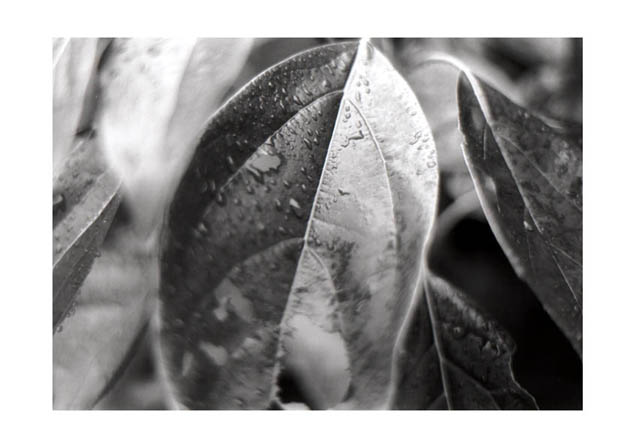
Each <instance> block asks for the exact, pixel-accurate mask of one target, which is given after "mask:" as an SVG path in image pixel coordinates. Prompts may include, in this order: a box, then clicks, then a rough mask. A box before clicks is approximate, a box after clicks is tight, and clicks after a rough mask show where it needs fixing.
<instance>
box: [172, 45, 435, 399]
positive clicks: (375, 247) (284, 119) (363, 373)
mask: <svg viewBox="0 0 636 448" xmlns="http://www.w3.org/2000/svg"><path fill="white" fill-rule="evenodd" d="M436 196H437V170H436V157H435V150H434V146H433V143H432V138H431V134H430V131H429V128H428V125H427V123H426V120H425V118H424V116H423V114H422V112H421V110H420V108H419V106H418V104H417V100H416V98H415V96H414V95H413V93H412V92H411V91H410V89H409V88H408V86H407V85H406V83H405V81H404V80H403V79H402V78H401V77H400V76H399V75H398V74H397V72H395V70H394V69H393V68H392V67H391V66H390V64H389V63H388V62H387V60H386V59H385V58H384V56H383V55H381V54H380V53H379V52H378V51H377V50H375V49H374V48H373V47H371V46H370V45H369V44H367V43H366V42H363V43H361V44H360V45H358V43H344V44H335V45H329V46H325V47H321V48H318V49H314V50H310V51H308V52H305V53H302V54H300V55H298V56H295V57H293V58H291V59H288V60H286V61H284V62H283V63H281V64H279V65H277V66H275V67H273V68H271V69H269V70H268V71H266V72H265V73H263V74H262V75H260V76H259V77H258V78H256V79H255V80H254V81H252V82H251V83H250V84H248V85H247V86H246V87H244V88H243V89H242V90H241V91H240V92H239V93H238V94H237V95H235V96H234V97H233V99H232V100H231V101H230V102H229V103H228V104H226V105H225V106H224V107H223V108H222V109H221V110H220V111H219V112H218V113H217V114H216V115H215V116H214V117H213V118H212V119H211V121H210V122H209V123H208V126H207V130H206V132H205V133H204V135H203V136H202V138H201V140H200V142H199V146H198V148H197V149H196V151H195V155H194V158H193V160H192V163H191V165H190V167H189V168H188V169H187V171H186V174H185V176H184V178H183V180H182V183H181V185H180V186H179V188H178V190H177V193H176V195H175V198H174V201H173V203H172V206H171V210H170V214H169V219H168V226H167V229H166V232H165V234H164V238H163V240H164V248H163V252H162V264H161V299H162V317H163V329H162V344H163V352H164V354H165V359H166V363H167V368H168V371H169V377H170V378H171V380H172V382H173V384H174V385H175V389H176V392H177V398H178V400H179V401H180V402H181V403H182V404H183V405H185V406H186V407H189V408H216V409H236V408H257V409H266V408H267V407H268V406H269V404H270V401H272V400H273V399H274V398H275V396H276V392H277V391H276V388H275V386H274V385H275V384H276V382H277V376H278V374H279V372H280V371H281V369H284V368H285V367H286V366H288V365H295V366H302V365H311V363H312V362H314V361H315V359H313V358H312V356H314V355H315V354H316V353H323V351H321V350H320V349H317V350H312V353H313V354H312V353H305V352H303V351H302V350H300V353H297V352H296V351H294V349H293V347H294V346H298V344H297V341H299V340H303V338H305V340H306V338H308V337H309V335H311V334H313V335H314V337H313V341H314V342H315V343H319V342H320V341H329V342H330V344H332V346H333V347H338V348H339V349H338V350H342V353H344V358H343V359H344V367H343V369H342V370H343V372H342V373H343V374H345V375H346V376H347V378H346V381H344V382H343V383H337V384H344V385H345V389H344V390H337V391H334V390H331V391H328V392H326V393H322V394H319V393H315V394H314V395H313V396H314V397H315V398H316V400H317V403H315V406H316V407H333V406H336V405H338V404H339V403H340V406H341V407H353V408H380V407H386V406H387V405H388V399H389V393H390V391H389V384H390V382H391V379H392V375H393V368H394V365H393V364H394V363H393V358H392V357H393V348H394V345H395V342H396V340H397V338H398V334H399V332H400V329H401V327H402V324H403V320H404V319H405V315H406V313H407V310H408V309H409V307H410V305H411V303H412V302H413V300H414V297H415V293H416V285H417V282H418V279H419V272H420V265H421V262H422V253H423V247H424V243H425V239H426V236H427V234H428V229H429V228H430V225H431V221H432V218H433V216H434V211H435V201H436ZM323 336H324V337H323ZM327 336H328V337H327ZM339 353H340V352H339ZM303 356H304V357H305V358H303ZM340 361H341V360H340ZM340 361H338V362H340ZM330 362H332V360H330V359H325V360H324V363H323V364H329V363H330ZM317 364H318V363H317ZM301 370H302V369H301ZM347 385H348V386H347ZM314 392H316V391H314ZM345 398H346V402H345V403H341V402H342V401H344V400H345Z"/></svg>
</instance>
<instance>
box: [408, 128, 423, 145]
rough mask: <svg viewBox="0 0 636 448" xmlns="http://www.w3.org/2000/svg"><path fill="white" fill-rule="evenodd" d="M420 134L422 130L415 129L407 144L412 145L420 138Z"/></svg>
mask: <svg viewBox="0 0 636 448" xmlns="http://www.w3.org/2000/svg"><path fill="white" fill-rule="evenodd" d="M421 136H422V131H417V132H416V133H415V134H414V135H413V141H411V142H409V145H414V144H416V143H417V141H418V140H419V139H420V137H421Z"/></svg>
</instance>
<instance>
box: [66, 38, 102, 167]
mask: <svg viewBox="0 0 636 448" xmlns="http://www.w3.org/2000/svg"><path fill="white" fill-rule="evenodd" d="M109 43H110V39H65V38H58V39H54V40H53V175H54V177H56V176H57V175H58V174H59V170H60V168H61V167H62V166H63V165H64V163H65V162H66V159H67V157H68V154H69V152H70V151H71V150H72V149H73V147H74V146H75V143H76V142H75V136H76V134H77V133H78V132H80V131H83V130H86V129H87V128H88V127H89V126H90V124H91V119H92V114H93V112H94V108H95V99H96V88H97V82H96V76H95V74H96V71H97V66H98V64H99V61H100V59H101V57H102V54H103V52H104V50H105V49H106V47H107V46H108V45H109Z"/></svg>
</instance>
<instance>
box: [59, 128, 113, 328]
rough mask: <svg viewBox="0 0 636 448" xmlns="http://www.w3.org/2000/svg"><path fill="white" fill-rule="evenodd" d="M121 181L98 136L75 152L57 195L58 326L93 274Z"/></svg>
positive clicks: (63, 172) (85, 141) (70, 156)
mask: <svg viewBox="0 0 636 448" xmlns="http://www.w3.org/2000/svg"><path fill="white" fill-rule="evenodd" d="M118 190H119V181H118V180H117V178H116V177H115V176H114V175H113V173H112V172H110V171H109V170H108V169H107V168H106V165H105V163H104V161H103V158H102V157H101V155H100V153H99V151H98V149H97V147H96V146H95V141H94V140H92V139H89V140H84V141H82V142H80V144H79V146H78V147H77V148H76V149H75V150H74V151H73V152H71V154H70V155H69V158H68V160H67V163H66V164H65V166H64V168H63V170H62V172H61V174H60V176H59V177H58V178H57V179H55V181H54V194H53V328H54V329H55V328H56V327H57V326H58V325H59V324H60V323H61V322H62V320H63V319H64V316H65V314H66V313H67V312H68V310H69V308H70V307H71V304H72V302H73V298H74V297H75V294H76V293H77V290H78V289H79V287H80V286H81V285H82V282H83V281H84V279H85V278H86V276H87V275H88V273H89V271H90V269H91V266H92V264H93V260H94V258H95V256H96V255H97V254H98V251H99V247H100V246H101V244H102V241H103V240H104V237H105V236H106V232H107V231H108V229H109V228H110V224H111V222H112V220H113V217H114V216H115V212H116V211H117V207H118V206H119V201H120V196H119V195H118V193H117V192H118Z"/></svg>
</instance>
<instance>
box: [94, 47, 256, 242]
mask: <svg viewBox="0 0 636 448" xmlns="http://www.w3.org/2000/svg"><path fill="white" fill-rule="evenodd" d="M250 46H251V40H250V39H115V40H114V41H113V43H112V44H111V47H110V50H109V53H108V57H107V58H106V59H105V61H104V64H103V67H102V68H101V70H100V79H99V82H100V87H101V91H102V98H101V101H100V107H99V111H98V117H97V125H98V128H99V130H100V132H99V134H98V135H99V137H100V139H101V141H102V145H103V147H104V150H105V152H106V154H107V156H108V160H109V163H110V165H111V166H112V167H113V169H114V170H115V171H116V172H117V173H118V175H119V176H120V177H121V178H122V180H123V183H124V187H125V191H126V194H127V200H128V201H129V202H130V203H131V211H132V213H133V214H134V215H135V216H134V220H135V221H136V226H137V227H138V230H139V231H140V232H145V233H147V232H150V231H151V229H152V228H153V226H156V225H157V223H158V221H160V219H161V218H162V214H163V211H164V209H165V207H166V203H167V201H168V200H169V198H170V197H171V195H172V194H173V192H174V189H175V187H176V184H177V182H178V180H179V178H180V176H181V175H182V173H183V170H184V169H185V167H186V166H187V163H188V162H189V160H190V157H191V155H192V151H193V150H194V147H195V144H196V141H197V138H198V137H199V134H200V132H201V127H202V126H203V124H204V123H205V121H206V119H207V118H208V117H209V116H210V115H211V114H212V113H213V112H214V111H215V110H216V109H217V108H218V107H219V106H220V105H221V100H222V98H223V95H224V94H225V92H226V91H227V89H228V87H229V86H230V85H231V84H232V82H233V80H234V78H235V77H236V75H237V74H238V72H239V70H240V69H241V67H242V65H243V64H244V62H245V59H246V57H247V54H248V51H249V48H250Z"/></svg>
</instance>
